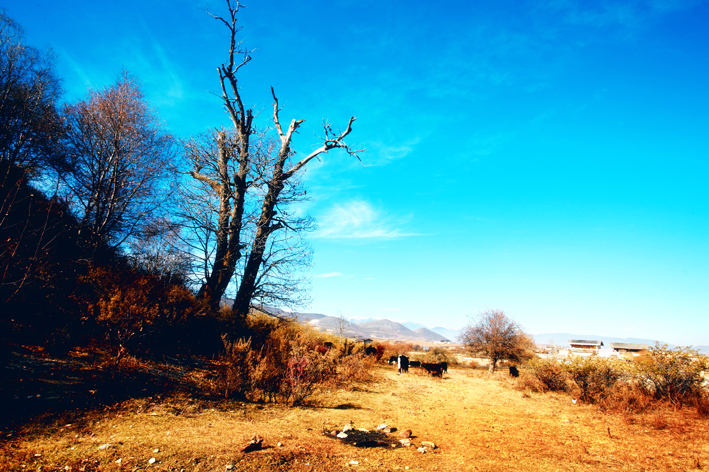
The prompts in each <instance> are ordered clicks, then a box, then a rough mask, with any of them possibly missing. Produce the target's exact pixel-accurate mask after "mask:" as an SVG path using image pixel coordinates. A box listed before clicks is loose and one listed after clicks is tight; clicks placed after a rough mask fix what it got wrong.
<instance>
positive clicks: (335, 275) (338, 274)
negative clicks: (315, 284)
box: [315, 272, 342, 279]
mask: <svg viewBox="0 0 709 472" xmlns="http://www.w3.org/2000/svg"><path fill="white" fill-rule="evenodd" d="M330 277H342V273H341V272H328V273H327V274H320V275H316V276H315V278H319V279H327V278H330Z"/></svg>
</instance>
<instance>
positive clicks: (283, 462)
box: [0, 366, 709, 471]
mask: <svg viewBox="0 0 709 472" xmlns="http://www.w3.org/2000/svg"><path fill="white" fill-rule="evenodd" d="M415 370H416V369H412V371H411V373H409V374H408V375H406V374H404V375H399V374H397V372H396V370H395V369H394V368H393V367H388V366H381V367H375V375H374V377H375V381H374V382H372V383H370V384H368V385H364V386H359V387H358V388H354V389H352V390H351V391H343V390H339V391H336V392H330V393H327V392H324V393H321V394H320V395H319V396H317V397H316V398H314V399H313V402H312V405H311V406H307V407H299V408H286V407H283V406H278V405H272V404H265V405H259V404H249V403H238V402H219V403H206V402H198V401H196V400H192V399H190V398H187V397H182V396H172V397H169V398H157V397H153V398H150V399H144V400H129V401H126V402H123V403H121V404H119V405H115V406H114V407H112V408H110V409H105V410H102V411H93V412H88V413H76V414H73V415H65V416H64V417H62V418H59V419H57V418H54V419H53V420H52V421H51V422H47V421H44V422H42V421H35V422H33V423H31V424H28V425H26V426H24V427H22V428H20V429H17V430H15V431H12V433H11V436H10V437H3V438H2V443H0V446H1V449H0V450H1V451H2V452H1V453H0V454H1V455H0V470H3V471H4V470H22V471H27V470H33V471H35V470H42V471H51V470H73V471H77V470H85V471H94V470H101V471H104V470H117V471H118V470H125V471H129V470H130V471H135V470H146V471H148V470H149V471H180V470H184V471H225V470H262V471H272V470H302V471H316V470H317V471H338V470H357V469H361V470H407V469H408V470H438V471H461V470H464V471H467V470H481V471H485V470H489V471H493V470H494V471H500V470H502V471H505V470H524V471H540V470H544V471H546V470H549V471H554V470H574V471H576V470H578V471H583V470H588V471H597V470H609V471H635V470H637V471H643V470H700V469H703V468H706V467H709V424H708V422H707V420H706V419H700V418H698V417H697V415H696V413H695V412H693V410H680V411H679V412H675V411H672V410H656V411H653V412H651V413H646V414H645V415H636V416H622V415H611V414H605V413H601V412H600V411H599V410H598V408H596V407H593V406H587V405H581V404H574V403H572V401H571V397H569V396H567V395H560V394H536V393H524V392H521V391H519V390H517V389H515V381H513V380H511V379H508V378H507V377H506V375H505V373H504V372H498V373H496V374H495V375H494V376H492V377H490V376H488V375H487V373H485V372H484V371H481V370H474V369H470V368H464V367H458V368H453V369H451V370H450V372H449V374H447V375H444V378H443V379H442V380H439V379H433V378H431V377H427V376H424V375H419V374H417V373H415ZM350 421H351V422H352V423H353V424H354V427H355V428H366V429H368V430H374V429H375V428H376V427H377V425H379V424H382V423H385V424H387V425H389V426H392V427H395V428H397V429H398V431H396V432H393V433H391V434H390V436H392V437H395V438H397V439H398V434H399V432H400V431H404V430H407V429H410V430H412V431H413V437H412V442H413V443H414V444H415V445H416V446H419V445H420V443H421V442H422V441H431V442H433V443H435V444H436V446H437V448H436V449H434V450H429V451H428V452H426V453H425V454H422V453H420V452H418V451H417V447H416V446H412V447H403V446H402V447H396V448H392V447H389V446H387V447H376V448H359V447H355V446H352V445H350V444H346V443H344V442H341V441H340V440H338V439H335V438H333V437H331V436H328V435H326V434H325V433H326V432H329V431H332V430H335V429H342V427H343V426H344V425H345V424H346V423H348V422H350ZM7 434H9V433H7V432H6V433H5V436H7ZM254 434H258V435H260V436H261V437H263V438H264V442H263V444H264V446H265V448H264V449H263V450H260V451H256V452H251V453H242V452H240V450H241V448H242V447H243V446H244V445H245V444H246V443H247V442H248V441H249V440H250V439H251V437H252V435H254ZM279 443H280V445H279ZM104 445H108V446H106V447H105V448H101V446H104ZM155 451H157V452H155ZM151 458H155V462H154V463H153V464H150V463H149V460H150V459H151ZM119 459H120V462H117V461H118V460H119ZM352 461H354V462H357V464H353V463H352ZM67 466H69V468H66V467H67ZM227 467H231V468H229V469H228V468H227Z"/></svg>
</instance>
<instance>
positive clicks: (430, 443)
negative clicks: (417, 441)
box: [421, 441, 436, 449]
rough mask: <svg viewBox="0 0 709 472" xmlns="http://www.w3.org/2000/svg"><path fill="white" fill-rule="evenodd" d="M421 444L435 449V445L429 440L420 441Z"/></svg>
mask: <svg viewBox="0 0 709 472" xmlns="http://www.w3.org/2000/svg"><path fill="white" fill-rule="evenodd" d="M421 445H422V446H423V447H428V448H430V449H436V445H435V444H433V443H432V442H431V441H421Z"/></svg>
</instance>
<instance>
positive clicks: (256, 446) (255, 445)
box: [241, 434, 263, 452]
mask: <svg viewBox="0 0 709 472" xmlns="http://www.w3.org/2000/svg"><path fill="white" fill-rule="evenodd" d="M260 449H263V438H262V437H260V436H258V435H257V434H254V436H253V437H252V438H251V441H249V442H248V443H247V444H246V446H244V447H243V448H242V449H241V452H252V451H258V450H260Z"/></svg>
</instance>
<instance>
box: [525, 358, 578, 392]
mask: <svg viewBox="0 0 709 472" xmlns="http://www.w3.org/2000/svg"><path fill="white" fill-rule="evenodd" d="M526 366H527V369H528V372H530V373H531V377H534V378H536V379H537V381H538V382H535V381H534V380H532V379H529V378H528V377H530V375H528V373H527V372H523V374H522V375H521V376H520V380H521V381H522V382H526V383H527V384H528V388H530V389H531V390H532V391H535V392H563V391H566V388H567V387H566V379H567V375H566V372H565V371H564V369H563V366H562V364H561V363H560V362H558V361H556V360H554V359H539V358H535V359H532V360H531V361H530V362H528V363H527V365H526Z"/></svg>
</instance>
